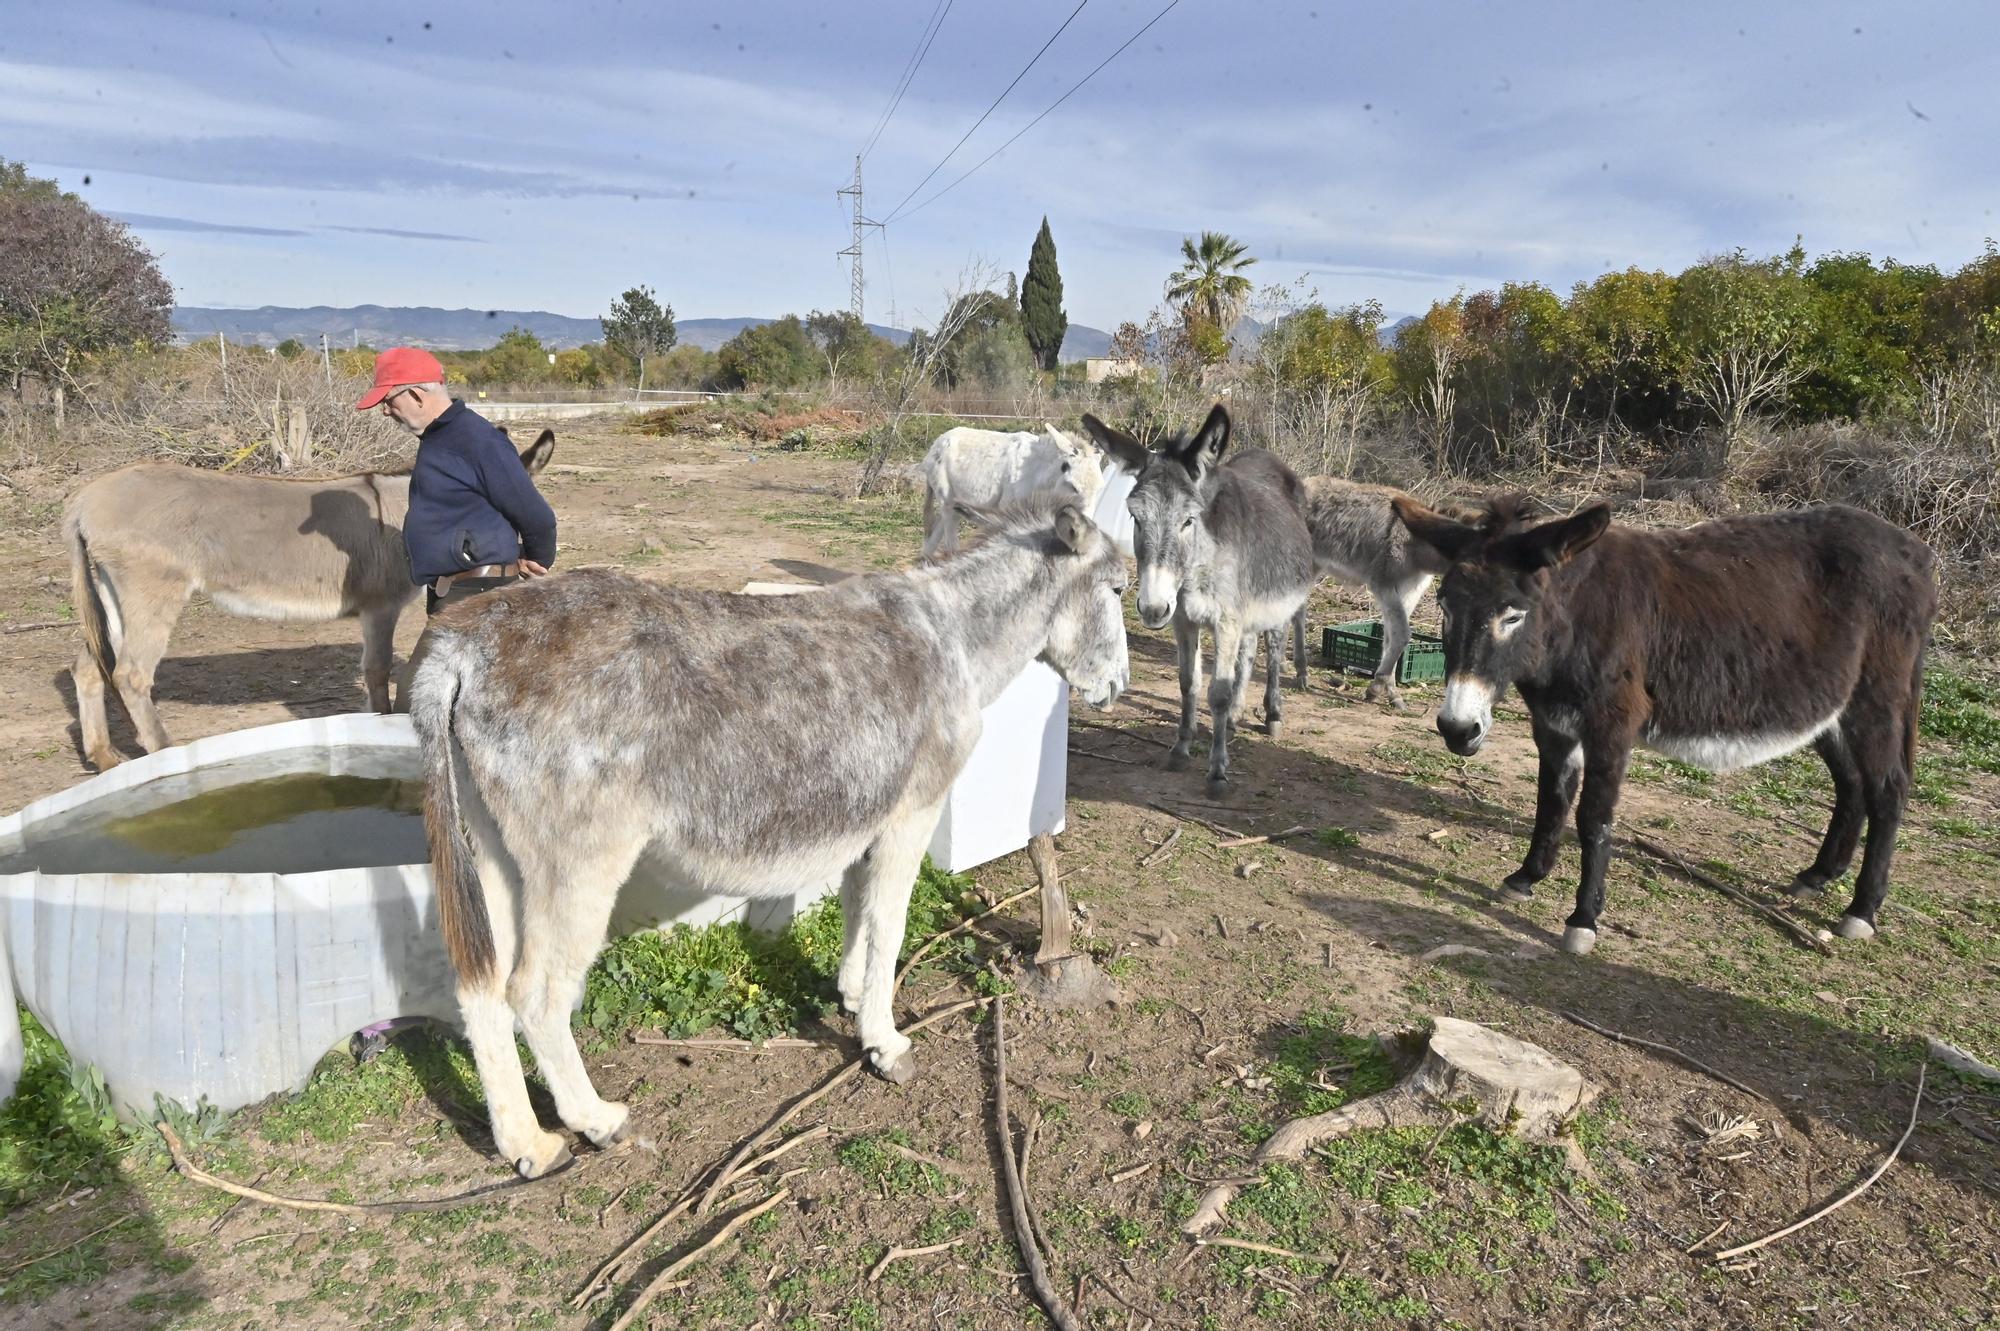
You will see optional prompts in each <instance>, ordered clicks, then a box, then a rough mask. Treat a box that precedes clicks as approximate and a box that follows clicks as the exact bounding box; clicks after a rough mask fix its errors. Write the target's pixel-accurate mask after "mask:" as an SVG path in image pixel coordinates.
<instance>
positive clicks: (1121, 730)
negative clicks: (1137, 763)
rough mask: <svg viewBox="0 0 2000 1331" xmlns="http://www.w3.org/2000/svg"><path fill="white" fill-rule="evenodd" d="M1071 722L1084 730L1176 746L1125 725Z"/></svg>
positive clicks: (1165, 745)
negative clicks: (1129, 728)
mask: <svg viewBox="0 0 2000 1331" xmlns="http://www.w3.org/2000/svg"><path fill="white" fill-rule="evenodd" d="M1070 724H1071V725H1073V726H1077V727H1079V728H1080V729H1083V730H1101V731H1103V732H1104V733H1105V734H1107V735H1123V736H1124V737H1125V738H1126V739H1136V740H1139V741H1141V742H1143V743H1146V744H1157V745H1159V746H1160V747H1161V748H1163V749H1171V748H1173V747H1174V746H1173V743H1172V742H1171V741H1169V740H1164V739H1161V738H1159V737H1158V736H1156V735H1147V734H1143V733H1142V732H1140V731H1137V730H1127V729H1126V728H1125V727H1123V726H1100V725H1093V724H1092V723H1090V722H1088V721H1072V722H1070Z"/></svg>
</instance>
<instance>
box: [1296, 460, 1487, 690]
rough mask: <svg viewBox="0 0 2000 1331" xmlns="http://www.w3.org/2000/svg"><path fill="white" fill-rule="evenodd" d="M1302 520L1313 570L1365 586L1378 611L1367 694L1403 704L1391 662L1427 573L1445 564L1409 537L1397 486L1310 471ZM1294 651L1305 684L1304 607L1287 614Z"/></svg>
mask: <svg viewBox="0 0 2000 1331" xmlns="http://www.w3.org/2000/svg"><path fill="white" fill-rule="evenodd" d="M1304 483H1305V487H1306V525H1307V526H1309V527H1311V528H1312V538H1313V577H1314V578H1315V580H1317V579H1319V578H1324V577H1328V576H1332V577H1334V578H1338V579H1339V580H1340V581H1342V582H1344V583H1347V584H1348V585H1349V586H1359V587H1366V588H1367V589H1368V594H1369V595H1370V596H1373V597H1374V598H1375V606H1376V609H1377V611H1378V612H1379V613H1380V614H1381V616H1382V659H1381V662H1380V663H1379V664H1378V665H1377V666H1376V667H1375V677H1374V678H1373V679H1371V680H1369V681H1368V691H1367V692H1366V693H1365V694H1363V695H1362V697H1363V700H1364V701H1366V702H1377V701H1386V702H1387V703H1388V704H1389V705H1390V706H1391V707H1394V708H1395V709H1396V710H1397V711H1399V712H1407V711H1409V710H1410V709H1409V706H1408V705H1407V704H1405V703H1404V701H1403V695H1402V694H1400V693H1398V692H1397V691H1396V667H1397V665H1398V663H1400V662H1401V661H1402V659H1403V649H1404V648H1405V647H1408V646H1409V645H1410V614H1411V612H1413V611H1414V610H1415V609H1416V608H1417V602H1418V601H1421V600H1422V599H1423V598H1424V593H1425V592H1426V591H1427V590H1429V588H1430V585H1431V579H1432V578H1435V577H1436V576H1437V575H1438V574H1440V573H1442V572H1444V571H1445V569H1446V568H1448V567H1450V565H1449V562H1448V561H1447V560H1446V559H1445V558H1444V556H1442V555H1440V554H1439V553H1438V552H1437V551H1436V550H1435V549H1433V548H1432V547H1431V546H1429V545H1426V544H1425V543H1424V542H1422V541H1419V540H1415V539H1413V538H1412V537H1411V535H1410V531H1409V528H1407V527H1405V526H1404V525H1403V524H1402V523H1401V522H1400V521H1399V520H1398V519H1397V517H1396V513H1395V510H1394V509H1393V508H1391V507H1390V504H1391V502H1392V501H1394V500H1395V499H1396V498H1398V497H1399V496H1400V495H1401V494H1402V492H1401V491H1400V490H1395V489H1391V488H1390V487H1389V486H1386V485H1364V484H1362V483H1361V482H1359V481H1349V480H1342V479H1341V478H1339V477H1337V476H1308V477H1306V479H1305V482H1304ZM1292 655H1293V662H1294V664H1295V665H1296V666H1297V668H1298V678H1297V684H1298V687H1299V688H1304V687H1305V686H1306V608H1305V606H1304V605H1301V606H1300V607H1299V610H1298V614H1297V615H1295V616H1294V617H1293V619H1292Z"/></svg>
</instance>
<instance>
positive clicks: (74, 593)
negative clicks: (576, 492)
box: [63, 430, 556, 772]
mask: <svg viewBox="0 0 2000 1331" xmlns="http://www.w3.org/2000/svg"><path fill="white" fill-rule="evenodd" d="M555 439H556V436H555V431H553V430H543V431H542V433H541V436H540V437H539V438H538V439H536V440H535V442H534V443H533V444H531V445H529V447H528V448H527V449H526V450H525V451H524V452H523V453H522V454H521V463H522V465H523V466H525V467H526V468H527V469H528V471H529V473H530V474H531V475H532V474H534V473H536V472H539V471H541V469H542V468H543V467H544V466H546V465H547V464H548V460H549V457H550V455H551V454H552V453H554V452H555ZM409 509H410V477H409V473H408V472H407V471H386V472H385V471H371V472H362V473H361V474H359V475H356V476H339V477H333V478H331V479H319V480H293V479H286V478H279V477H273V476H232V475H229V474H227V473H225V472H217V471H201V470H198V469H196V468H194V467H183V466H179V465H177V464H174V463H169V462H141V463H137V464H135V465H133V466H129V467H123V468H120V469H119V470H117V471H114V472H109V473H107V474H105V475H103V476H100V477H98V478H97V479H96V480H93V481H91V482H90V483H89V484H88V485H86V486H84V487H83V488H82V489H81V490H79V491H77V493H76V494H75V496H74V497H72V498H71V499H70V501H69V507H68V508H67V509H66V510H65V511H64V513H63V539H64V541H66V542H67V543H68V546H69V568H70V599H71V601H72V602H73V603H74V604H75V606H76V613H77V619H78V620H79V621H80V623H81V626H82V628H83V646H82V648H81V649H80V650H79V651H78V652H77V657H76V666H75V668H74V669H73V670H72V671H71V679H72V680H73V681H74V683H75V685H76V713H77V720H78V723H79V724H80V726H81V727H82V730H83V748H84V753H85V754H86V755H87V756H88V757H89V759H90V761H91V763H92V764H93V765H94V766H95V767H96V768H97V769H98V770H99V771H100V772H101V771H104V770H106V769H107V768H110V767H112V766H115V765H116V764H117V763H118V761H119V755H118V751H117V750H116V749H114V748H112V747H111V734H110V730H109V727H108V725H107V723H106V719H105V711H104V683H105V680H107V679H109V680H110V681H111V683H112V684H113V686H114V687H116V688H117V690H118V696H119V698H120V699H122V700H123V701H124V704H125V710H126V712H127V714H129V715H130V716H131V718H132V725H133V728H134V729H135V730H137V731H138V733H139V743H140V744H142V745H143V746H145V749H146V752H148V753H152V752H154V751H155V750H157V749H163V748H165V747H166V746H167V744H168V742H169V741H168V739H167V732H166V729H165V728H164V727H163V726H161V724H160V718H159V714H158V713H157V712H156V711H154V709H153V672H154V671H155V670H156V669H157V668H158V667H159V664H160V658H161V657H162V656H164V655H166V651H167V640H168V638H169V637H171V636H172V634H173V631H174V624H175V622H176V621H178V620H179V619H180V615H181V610H182V608H183V607H184V606H185V605H186V604H187V600H188V597H189V595H190V594H192V593H194V592H198V591H199V592H206V593H208V596H209V598H210V599H211V600H213V601H214V602H215V604H216V605H217V606H218V607H219V608H221V609H223V610H226V611H228V612H229V613H230V614H233V615H243V616H247V617H249V618H252V619H290V620H315V621H316V620H328V619H346V618H349V617H359V618H360V620H361V673H362V676H363V678H364V679H366V681H367V684H368V705H369V707H371V708H372V709H373V710H375V711H377V712H386V711H388V710H389V668H390V664H391V659H392V656H393V652H394V645H395V637H396V618H397V616H398V615H399V614H400V613H401V612H402V609H403V606H404V605H405V604H406V603H407V602H408V601H409V600H410V598H411V597H412V596H414V595H415V594H416V591H417V588H416V586H415V585H414V584H413V583H412V582H411V581H410V559H409V555H408V553H407V552H406V551H405V550H404V548H403V516H404V515H405V514H406V513H408V512H409Z"/></svg>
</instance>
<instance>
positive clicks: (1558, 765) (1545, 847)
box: [1500, 726, 1583, 903]
mask: <svg viewBox="0 0 2000 1331" xmlns="http://www.w3.org/2000/svg"><path fill="white" fill-rule="evenodd" d="M1535 747H1536V749H1537V750H1538V751H1539V753H1540V755H1541V771H1540V774H1539V776H1538V778H1537V780H1536V783H1535V831H1534V834H1533V835H1532V836H1531V837H1530V838H1529V839H1528V856H1527V858H1526V859H1524V860H1522V861H1521V867H1520V868H1518V869H1516V870H1515V871H1514V872H1513V873H1511V874H1508V875H1507V880H1506V881H1505V882H1504V883H1502V884H1501V885H1500V896H1501V899H1502V900H1505V901H1512V902H1516V903H1521V902H1526V901H1530V900H1532V899H1533V898H1532V896H1531V895H1530V894H1531V893H1532V892H1533V890H1534V886H1535V884H1536V883H1539V882H1541V881H1542V880H1543V879H1544V878H1547V877H1548V876H1549V874H1550V872H1551V871H1552V870H1554V868H1555V867H1556V855H1557V853H1558V852H1559V851H1560V850H1561V848H1562V830H1563V822H1564V821H1565V820H1566V819H1567V818H1568V817H1569V810H1570V806H1571V805H1572V804H1574V803H1575V802H1576V788H1577V786H1578V785H1580V784H1581V783H1582V781H1583V746H1582V745H1581V744H1578V743H1577V742H1576V741H1575V740H1574V739H1572V738H1571V737H1570V736H1568V735H1563V734H1558V733H1557V732H1555V731H1553V730H1548V729H1545V728H1544V727H1541V726H1537V727H1535Z"/></svg>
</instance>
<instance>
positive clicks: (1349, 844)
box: [1313, 827, 1361, 850]
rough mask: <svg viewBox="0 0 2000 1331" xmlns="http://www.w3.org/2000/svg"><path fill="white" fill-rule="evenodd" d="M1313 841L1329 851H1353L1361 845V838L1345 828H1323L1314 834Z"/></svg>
mask: <svg viewBox="0 0 2000 1331" xmlns="http://www.w3.org/2000/svg"><path fill="white" fill-rule="evenodd" d="M1313 840H1314V841H1317V842H1319V844H1320V845H1322V846H1325V847H1326V848H1327V849H1329V850H1352V849H1353V848H1354V847H1356V846H1358V845H1360V844H1361V838H1360V836H1359V835H1357V834H1356V833H1354V832H1350V831H1349V830H1348V829H1346V828H1345V827H1322V828H1320V829H1319V831H1317V832H1315V833H1313Z"/></svg>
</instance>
